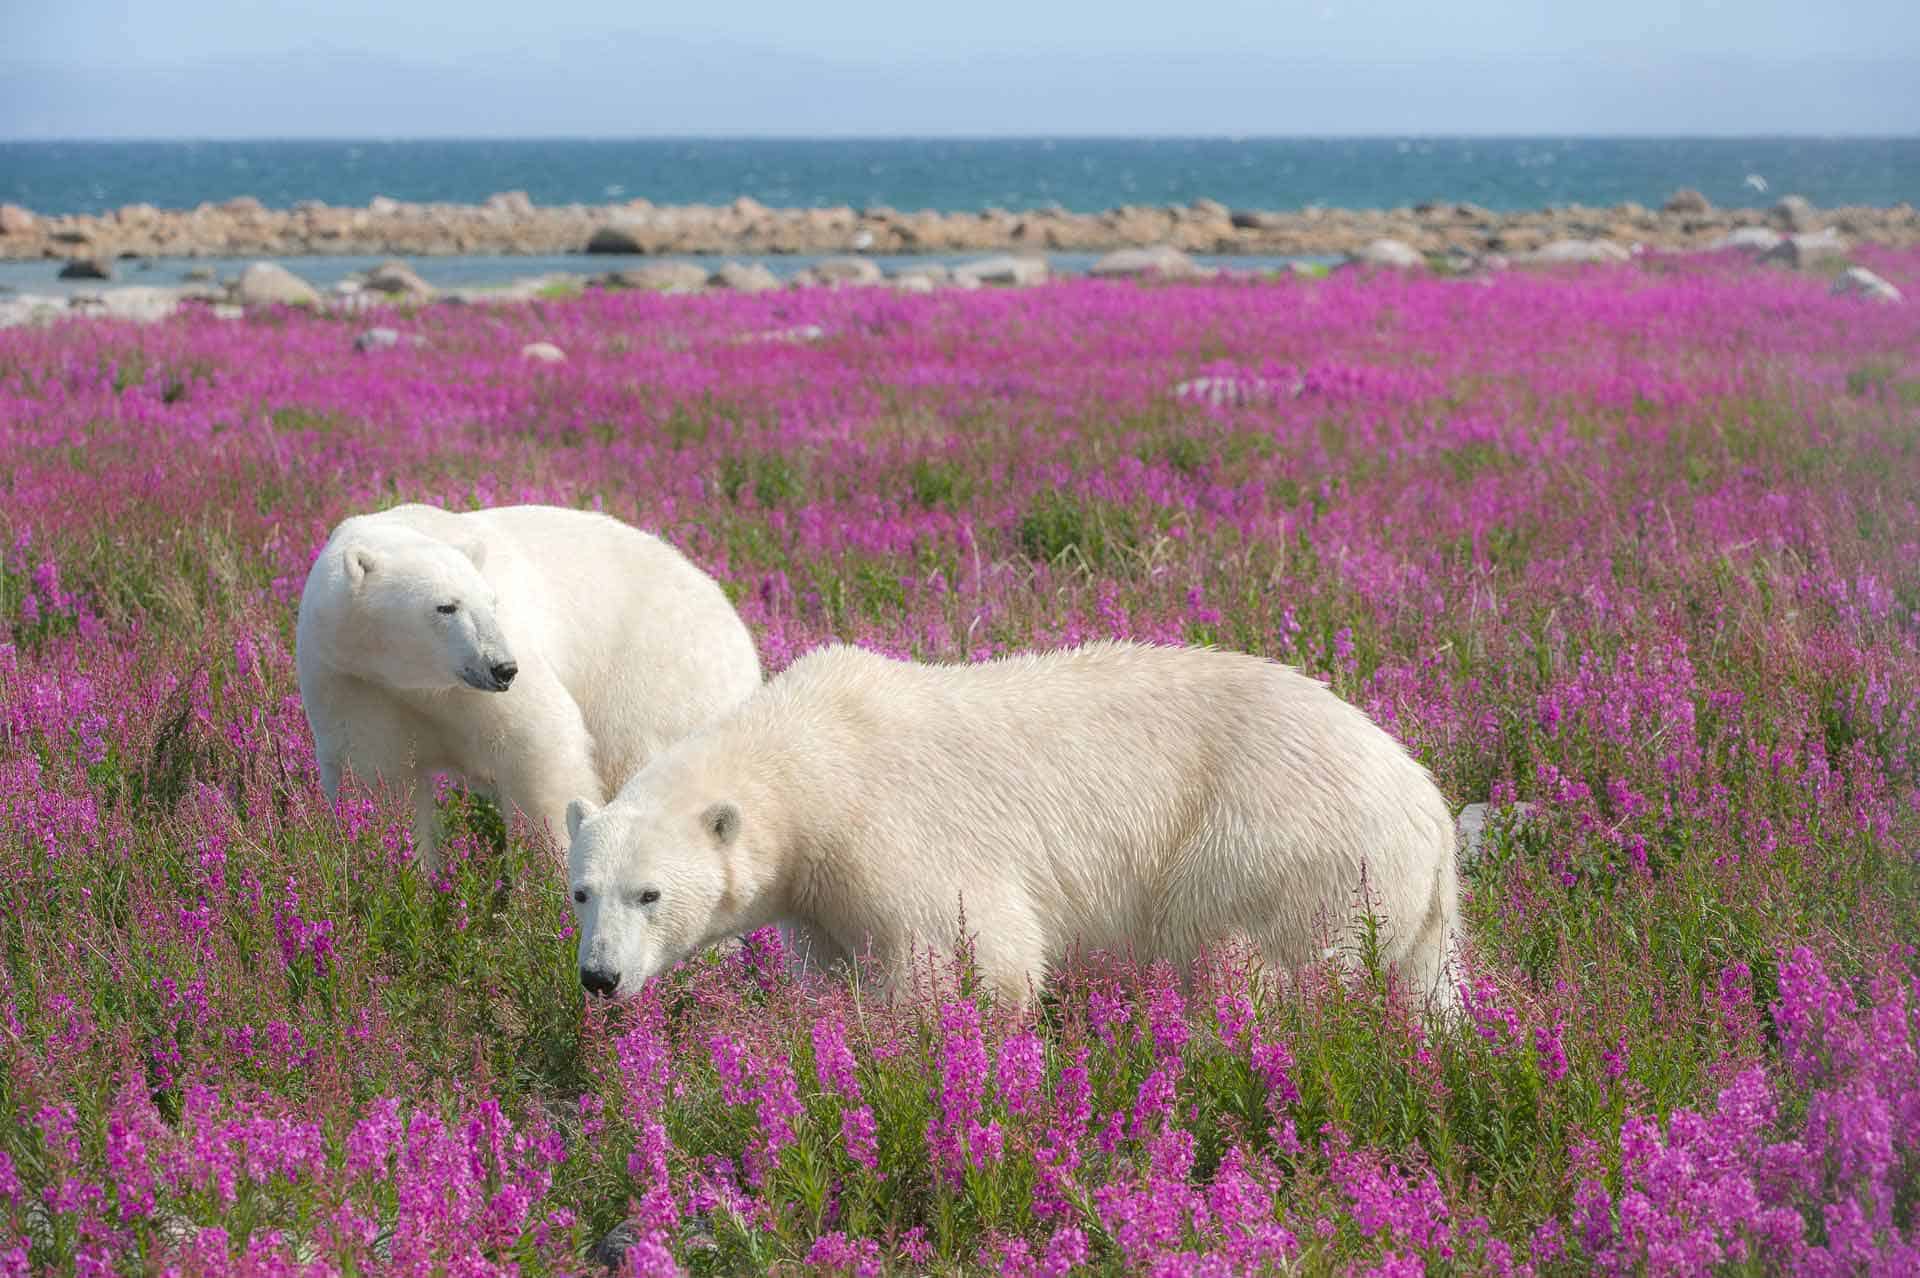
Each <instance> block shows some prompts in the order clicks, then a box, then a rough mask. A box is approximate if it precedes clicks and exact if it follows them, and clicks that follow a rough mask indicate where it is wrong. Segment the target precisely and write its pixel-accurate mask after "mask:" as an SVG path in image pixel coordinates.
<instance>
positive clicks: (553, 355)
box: [520, 342, 567, 364]
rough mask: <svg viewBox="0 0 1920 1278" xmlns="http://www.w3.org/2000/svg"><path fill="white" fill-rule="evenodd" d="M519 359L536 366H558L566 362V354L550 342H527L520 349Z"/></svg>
mask: <svg viewBox="0 0 1920 1278" xmlns="http://www.w3.org/2000/svg"><path fill="white" fill-rule="evenodd" d="M520 357H521V358H522V359H530V360H533V361H534V362H535V363H538V364H560V363H564V362H566V358H567V353H566V352H565V351H563V350H561V349H560V348H559V347H558V346H555V345H554V344H553V343H552V342H528V343H527V344H526V345H525V346H522V347H521V348H520Z"/></svg>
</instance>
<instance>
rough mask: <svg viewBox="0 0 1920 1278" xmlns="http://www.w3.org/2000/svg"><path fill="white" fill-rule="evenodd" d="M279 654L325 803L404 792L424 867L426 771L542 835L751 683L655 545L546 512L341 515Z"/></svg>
mask: <svg viewBox="0 0 1920 1278" xmlns="http://www.w3.org/2000/svg"><path fill="white" fill-rule="evenodd" d="M295 659H296V663H297V665H298V667H299V676H300V696H301V700H302V701H303V702H304V704H305V707H306V712H307V721H308V723H309V724H311V725H312V727H313V735H314V744H315V747H316V752H317V755H318V758H319V764H320V779H321V784H322V786H323V788H324V789H325V791H326V794H327V799H328V801H329V802H331V801H333V800H334V799H335V798H336V797H337V795H338V793H339V788H340V783H341V779H342V776H343V775H344V774H345V773H347V772H349V771H350V772H352V773H353V774H354V775H356V776H357V777H359V778H360V779H361V780H363V781H365V782H368V783H370V784H374V783H380V784H385V785H387V786H389V787H392V788H394V789H397V790H398V791H400V792H402V793H404V794H407V795H409V796H410V797H411V799H412V802H413V807H414V835H415V840H416V846H418V847H419V848H420V849H421V852H422V855H423V857H424V859H425V860H426V863H427V865H428V866H429V868H436V867H437V865H438V860H439V858H438V833H437V821H436V813H435V809H434V797H433V784H432V782H433V779H434V778H435V777H436V776H440V775H449V776H452V777H454V778H456V779H458V780H460V781H463V782H465V783H466V784H468V785H471V786H473V787H475V788H477V789H480V790H483V791H486V792H489V793H491V794H493V795H494V796H495V797H496V798H498V799H499V800H501V802H502V805H503V807H505V808H506V809H507V810H508V814H509V815H511V811H512V809H518V810H519V811H521V812H523V813H524V814H525V815H526V816H527V817H528V818H529V819H530V820H531V821H532V822H533V823H534V824H535V826H536V829H544V830H545V831H546V833H547V834H548V835H549V836H550V837H551V838H553V839H555V840H556V841H558V840H560V839H563V838H564V837H565V832H566V831H565V813H566V805H567V801H568V800H569V799H572V798H574V797H577V796H581V795H585V796H587V797H589V798H591V797H593V796H596V795H597V796H599V797H601V798H605V797H607V796H610V795H612V794H613V793H614V792H616V791H617V790H618V789H619V788H620V786H621V785H622V784H623V783H624V782H625V781H626V780H627V779H628V778H629V777H631V776H632V775H633V774H634V773H636V772H638V771H639V770H640V769H641V768H642V767H643V766H644V765H645V764H646V763H647V762H648V760H650V759H651V758H652V757H653V756H654V755H655V754H657V753H658V752H659V751H661V750H662V749H664V748H665V747H666V746H667V745H669V744H671V743H672V742H673V741H675V740H677V739H679V738H681V737H683V736H686V735H687V734H688V733H690V732H693V731H694V730H695V729H697V728H699V727H701V726H703V725H705V724H706V723H708V722H709V721H711V720H712V719H713V718H715V717H716V716H718V715H720V714H722V713H724V712H726V711H728V710H731V709H733V708H734V707H736V706H738V705H739V704H740V703H741V702H742V701H744V700H745V699H746V698H747V697H748V696H750V695H751V694H752V693H753V691H754V690H755V689H756V688H758V687H759V686H760V661H759V657H758V655H757V653H756V652H755V650H754V644H753V638H752V636H751V635H749V634H748V633H747V629H746V627H745V626H744V625H743V624H742V623H741V621H740V618H739V616H738V615H737V614H736V613H735V612H734V610H733V606H732V604H730V603H729V602H728V600H727V597H726V594H725V592H723V591H722V590H721V589H720V586H719V584H718V583H716V582H715V581H714V580H713V579H712V578H711V577H709V576H708V575H707V574H706V573H704V572H702V571H701V570H700V569H699V568H697V567H695V566H694V565H693V564H692V563H691V562H690V561H689V560H687V558H686V557H685V556H683V555H682V554H681V553H680V552H679V551H678V550H676V549H674V548H673V547H672V546H670V545H668V544H667V543H666V542H664V541H661V540H659V539H658V538H656V537H653V536H650V535H648V534H646V533H643V532H641V531H639V530H638V529H635V528H630V527H628V526H627V525H625V524H623V523H621V522H619V521H618V520H615V519H612V518H609V517H608V516H605V515H599V514H592V513H588V512H585V511H577V510H567V509H563V508H560V507H553V506H506V507H498V508H495V509H491V510H477V511H471V512H465V513H455V512H452V511H446V510H441V509H439V508H437V507H434V506H424V505H405V506H396V507H394V508H393V509H391V510H387V511H382V512H381V513H379V514H372V515H357V516H354V517H353V518H350V519H347V520H345V521H343V522H342V523H341V524H340V525H339V526H338V527H337V528H335V529H334V530H333V532H332V534H331V536H329V537H328V539H327V544H326V546H325V547H324V548H323V549H322V550H321V552H320V556H319V558H318V559H317V560H316V561H315V563H314V565H313V569H312V571H311V572H310V573H309V574H308V577H307V584H306V589H305V592H304V593H303V594H302V595H301V599H300V619H299V626H298V631H297V635H296V639H295Z"/></svg>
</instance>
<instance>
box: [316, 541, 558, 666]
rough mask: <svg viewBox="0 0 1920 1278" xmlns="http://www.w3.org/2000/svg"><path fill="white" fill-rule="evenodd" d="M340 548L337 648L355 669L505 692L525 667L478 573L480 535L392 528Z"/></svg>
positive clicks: (483, 549) (488, 585) (481, 548)
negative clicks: (466, 538)
mask: <svg viewBox="0 0 1920 1278" xmlns="http://www.w3.org/2000/svg"><path fill="white" fill-rule="evenodd" d="M335 553H337V555H338V556H339V562H338V571H339V576H340V580H341V581H342V582H343V583H344V585H345V595H346V598H345V599H344V600H341V601H338V602H339V603H340V604H342V605H343V607H342V615H341V616H340V617H339V618H338V621H337V624H336V626H335V628H334V636H333V637H334V647H335V651H337V652H340V653H343V654H349V664H350V665H351V667H352V669H353V672H354V673H355V674H358V675H360V676H362V677H364V678H368V679H371V680H374V681H376V682H378V683H381V684H384V685H386V686H387V687H390V688H400V689H407V690H410V691H418V692H438V691H443V690H446V689H449V688H455V687H459V686H462V685H464V686H466V687H469V688H477V689H479V690H480V691H481V692H505V691H506V690H507V688H508V687H509V686H510V685H511V684H512V683H513V677H514V675H516V674H518V673H519V670H520V666H519V663H518V662H516V661H515V660H514V656H513V652H512V650H511V649H510V648H509V647H508V646H507V641H506V637H505V636H504V635H503V634H502V633H501V630H500V622H499V619H498V609H499V603H500V601H499V597H498V596H497V595H496V594H495V592H494V589H493V586H492V584H491V583H490V582H488V580H487V579H486V577H485V576H484V575H482V573H481V571H480V566H481V565H482V564H483V563H485V562H486V545H485V543H484V542H479V541H473V542H467V543H462V544H458V545H455V544H451V543H448V542H444V541H438V540H436V539H434V538H432V537H428V536H425V535H423V534H421V533H416V532H413V531H411V530H406V529H392V528H388V529H380V530H378V532H377V533H372V534H368V533H364V532H363V533H359V534H356V535H354V536H351V537H348V538H345V539H344V540H343V544H341V545H340V546H339V547H338V548H337V550H336V552H335Z"/></svg>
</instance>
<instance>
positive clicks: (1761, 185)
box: [1747, 173, 1767, 191]
mask: <svg viewBox="0 0 1920 1278" xmlns="http://www.w3.org/2000/svg"><path fill="white" fill-rule="evenodd" d="M1747 185H1748V186H1750V187H1752V188H1753V189H1754V190H1756V191H1764V190H1766V189H1767V180H1766V179H1765V178H1763V177H1761V176H1760V175H1759V174H1758V173H1749V174H1747Z"/></svg>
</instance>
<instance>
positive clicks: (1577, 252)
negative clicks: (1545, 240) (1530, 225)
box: [1513, 240, 1633, 266]
mask: <svg viewBox="0 0 1920 1278" xmlns="http://www.w3.org/2000/svg"><path fill="white" fill-rule="evenodd" d="M1632 259H1633V254H1631V253H1629V252H1627V250H1625V249H1623V248H1621V247H1620V246H1619V245H1618V244H1615V243H1613V242H1611V241H1610V240H1555V241H1553V242H1552V243H1551V244H1545V245H1542V246H1541V247H1540V248H1537V249H1535V250H1534V251H1533V252H1531V253H1519V254H1515V255H1514V258H1513V260H1514V261H1516V262H1530V263H1532V264H1534V265H1536V266H1554V265H1564V264H1569V263H1588V262H1627V261H1631V260H1632Z"/></svg>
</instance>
